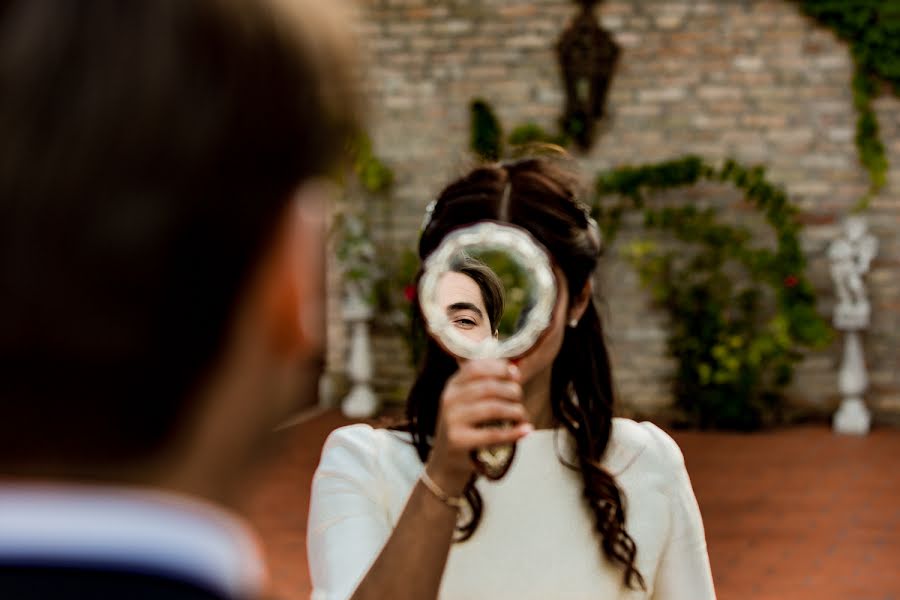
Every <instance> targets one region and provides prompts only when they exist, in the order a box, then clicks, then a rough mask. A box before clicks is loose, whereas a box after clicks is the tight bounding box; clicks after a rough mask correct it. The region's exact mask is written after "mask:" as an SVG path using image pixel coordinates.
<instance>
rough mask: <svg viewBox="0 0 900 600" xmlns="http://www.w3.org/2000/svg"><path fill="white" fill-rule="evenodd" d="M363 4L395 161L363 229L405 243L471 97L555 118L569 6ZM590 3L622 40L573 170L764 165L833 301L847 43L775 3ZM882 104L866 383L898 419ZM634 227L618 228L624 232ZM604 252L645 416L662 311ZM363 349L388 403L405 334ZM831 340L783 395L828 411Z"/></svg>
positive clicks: (605, 275)
mask: <svg viewBox="0 0 900 600" xmlns="http://www.w3.org/2000/svg"><path fill="white" fill-rule="evenodd" d="M360 11H361V16H362V24H361V29H362V34H363V36H364V40H365V41H364V47H365V49H366V50H367V55H368V65H367V67H366V69H365V75H366V78H367V84H366V85H367V95H368V98H369V101H370V108H371V119H372V135H373V139H374V144H375V149H376V153H377V154H378V155H379V156H381V157H382V158H384V159H385V160H386V162H388V163H389V164H390V165H391V166H392V167H393V168H394V170H395V172H396V175H397V185H396V189H395V194H394V199H393V204H392V213H393V214H392V217H391V219H389V220H388V219H386V218H384V217H383V214H384V211H383V210H380V209H373V210H372V211H371V214H372V215H373V222H374V226H375V231H374V235H375V237H376V239H379V240H383V239H384V238H385V236H387V235H389V234H390V235H392V236H393V238H394V244H395V245H398V246H401V247H402V246H409V247H412V246H413V245H414V242H415V239H416V235H417V231H418V227H419V224H420V222H421V217H422V212H423V209H424V207H425V205H426V204H427V203H428V201H429V199H430V198H432V197H433V196H434V195H435V194H436V192H437V191H439V189H440V188H441V186H442V185H443V184H444V183H446V182H447V181H448V180H449V179H451V178H453V177H455V176H456V175H458V174H459V173H461V172H462V171H464V170H465V169H466V168H467V167H468V166H469V165H470V164H471V158H470V155H469V153H468V151H467V144H468V135H469V130H468V104H469V102H470V100H471V99H472V98H473V97H483V98H485V99H487V100H488V101H489V102H490V103H491V104H492V105H493V106H494V107H495V109H496V110H497V112H498V114H499V116H500V118H501V120H502V122H503V123H504V125H505V126H506V128H507V130H509V129H511V128H512V127H513V126H515V125H517V124H521V123H524V122H527V121H533V122H537V123H538V124H540V125H542V126H544V127H545V128H547V129H550V130H555V129H556V119H557V117H558V115H559V113H560V110H561V106H562V102H563V96H562V91H561V87H562V86H561V83H560V79H559V74H558V69H557V64H556V56H555V52H554V50H553V48H554V46H555V43H556V40H557V39H558V37H559V35H560V33H561V32H562V30H563V29H564V27H565V25H566V24H567V22H568V20H569V19H570V18H571V17H572V16H574V14H575V13H576V11H577V6H576V4H575V3H574V2H569V1H563V0H544V1H517V0H457V1H450V2H432V1H426V0H368V1H367V2H363V3H362V7H361V9H360ZM598 15H599V16H600V17H601V20H602V23H603V26H604V27H605V28H606V29H607V30H609V31H611V32H612V34H613V35H614V37H615V39H616V40H617V41H618V43H619V44H620V45H621V47H622V49H623V53H622V56H621V59H620V63H619V68H618V72H617V74H616V76H615V79H614V81H613V83H612V87H611V91H610V95H609V101H608V111H609V114H610V116H609V118H608V120H607V122H606V123H604V125H603V126H602V128H601V131H602V133H601V134H600V136H599V137H598V139H597V143H596V144H595V146H594V148H593V150H592V151H591V152H590V153H589V154H587V155H584V156H580V157H579V162H580V164H581V165H582V166H583V172H584V174H585V176H586V177H592V176H593V174H594V173H596V172H597V171H598V170H599V169H603V168H609V167H613V166H616V165H621V164H627V163H642V162H651V161H658V160H662V159H667V158H672V157H677V156H680V155H683V154H685V153H695V154H699V155H701V156H703V157H705V158H707V159H709V160H712V161H719V160H721V159H722V158H725V157H734V158H736V159H738V160H740V161H742V162H746V163H761V164H764V165H766V166H767V168H768V173H769V176H770V178H771V179H772V180H773V181H775V182H778V183H780V184H782V185H784V186H785V187H786V189H787V190H788V192H789V194H790V196H791V198H792V200H793V201H794V202H795V203H796V204H797V205H798V206H799V207H801V209H802V210H803V216H804V219H805V220H806V221H807V222H808V223H809V226H808V228H807V229H806V232H805V235H804V240H803V241H804V246H805V248H806V250H807V252H808V254H809V258H810V262H811V264H810V273H811V275H812V277H813V281H814V284H815V286H816V287H817V288H818V290H819V293H820V297H821V304H820V308H821V311H822V312H823V314H828V315H830V309H831V306H832V304H833V294H832V285H831V282H830V279H829V277H828V271H827V261H826V258H825V251H826V247H827V243H828V241H829V240H830V239H831V238H832V237H833V236H835V234H836V233H837V231H838V228H839V219H840V218H841V216H842V215H843V214H845V213H846V212H847V210H848V209H849V207H851V206H852V205H853V203H854V201H855V200H856V199H857V198H858V197H859V196H860V195H861V194H862V193H863V191H864V190H865V189H866V186H867V177H866V174H865V172H864V171H863V170H862V168H861V167H860V166H859V164H858V160H857V155H856V149H855V146H854V142H853V137H854V123H855V113H854V110H853V107H852V97H851V92H850V78H851V75H852V64H851V60H850V57H849V53H848V50H847V47H846V46H845V45H844V44H843V43H841V42H840V41H838V40H837V39H836V38H835V37H834V36H833V35H832V34H831V32H830V31H829V30H827V29H824V28H821V27H818V26H817V25H816V24H815V23H814V22H812V21H811V20H809V19H807V18H805V17H803V16H802V15H801V14H800V13H799V12H798V10H797V9H796V8H795V7H794V6H793V5H792V4H791V3H789V2H787V1H778V0H772V1H754V0H718V1H712V0H705V1H704V0H665V1H663V0H617V1H612V0H607V1H606V2H603V3H602V5H601V6H600V7H599V9H598ZM876 108H877V112H878V115H879V118H880V120H881V125H882V137H883V139H884V141H885V144H886V146H887V148H888V154H889V156H888V158H889V160H890V162H891V165H892V169H891V172H890V176H889V184H888V186H887V187H886V188H885V190H884V191H883V192H882V193H881V194H880V195H879V196H878V198H876V199H875V201H874V202H873V204H872V207H871V211H870V215H871V221H872V225H873V230H874V233H875V234H876V235H877V236H878V238H879V240H880V243H881V252H880V254H879V257H878V259H877V261H876V262H875V264H874V265H873V269H872V272H871V274H870V276H869V279H868V280H869V284H870V288H871V289H870V293H871V298H872V303H873V323H872V327H871V330H870V332H869V333H868V334H867V336H866V340H865V345H866V352H867V360H868V364H869V368H870V375H871V381H872V388H871V390H870V392H869V394H868V397H869V399H870V402H871V404H872V405H873V407H874V408H875V409H876V410H877V411H878V413H879V415H880V416H881V418H890V417H891V415H900V372H898V371H900V370H898V368H897V367H898V358H897V357H898V355H900V352H898V351H900V102H898V100H897V99H896V98H894V97H892V96H890V95H886V96H884V97H882V98H881V99H879V100H878V101H877V104H876ZM684 195H685V197H686V198H689V199H690V200H691V201H698V200H701V201H707V202H716V203H719V204H721V205H722V206H728V205H729V204H730V203H733V202H734V201H735V200H736V198H735V197H734V194H733V193H732V192H731V191H730V190H728V189H723V188H721V187H716V186H702V187H700V188H698V189H694V190H690V191H686V192H685V194H684ZM739 216H740V218H743V215H739ZM388 221H390V222H392V230H391V231H392V233H389V229H388V227H387V226H386V223H387V222H388ZM639 234H640V229H639V228H637V227H626V229H625V231H624V233H623V236H622V242H624V241H627V239H628V238H629V236H631V237H633V236H637V235H639ZM618 245H619V246H621V243H620V244H618ZM615 254H616V248H613V249H612V250H611V252H610V253H609V257H608V258H607V260H606V262H605V264H604V265H603V267H602V269H601V273H600V274H599V275H598V283H599V285H598V287H599V289H600V290H601V293H602V297H603V306H604V312H605V315H606V320H607V328H608V329H609V331H610V342H611V350H612V352H613V355H614V362H615V367H614V368H615V377H616V383H617V387H618V389H619V392H620V402H621V403H622V405H623V410H624V411H625V412H636V413H653V412H655V411H657V410H659V409H661V408H662V407H664V406H665V405H666V404H667V403H668V402H669V401H670V398H669V395H668V390H667V385H666V383H665V377H666V375H667V374H668V373H669V370H670V368H671V361H670V360H669V359H668V358H667V357H666V356H665V347H664V346H665V335H666V325H665V317H664V315H663V314H661V313H659V312H656V311H654V310H652V309H651V308H650V306H649V301H648V299H647V296H646V294H645V293H644V292H643V291H642V290H641V289H640V286H639V284H638V281H637V277H636V275H635V274H634V273H633V272H632V271H631V269H630V267H628V266H627V265H625V264H624V263H623V262H622V261H621V260H620V259H618V258H616V256H615ZM334 291H335V290H333V292H334ZM335 293H336V292H335ZM331 325H332V327H331V334H332V337H331V339H332V343H333V349H332V352H331V354H330V359H331V366H332V368H333V369H334V370H336V371H339V370H340V369H341V364H340V361H341V356H342V351H343V343H342V340H341V335H340V333H339V332H340V327H339V311H337V310H336V311H332V318H331ZM375 349H376V352H377V358H378V365H377V368H376V371H377V376H376V384H377V387H378V389H379V391H380V392H381V393H382V394H383V396H384V397H385V398H386V399H387V400H388V401H396V400H397V399H398V398H402V396H403V393H404V390H405V389H406V386H407V384H408V381H409V377H410V376H411V372H410V370H409V369H408V367H406V363H405V361H403V360H400V359H399V357H402V356H403V353H404V351H405V347H404V345H403V343H402V340H401V339H399V338H398V337H397V336H396V335H390V332H382V333H380V334H379V335H378V336H377V337H376V340H375ZM839 354H840V345H839V344H837V343H836V344H834V345H833V347H831V348H829V349H828V350H826V351H824V352H821V353H819V354H816V355H814V356H811V357H810V358H809V360H807V361H806V363H805V364H804V365H803V366H802V368H801V369H800V373H799V375H798V378H797V381H796V384H795V385H794V386H793V387H792V388H791V390H790V397H791V399H792V401H794V402H796V403H798V404H800V405H803V406H807V407H812V408H814V409H817V410H819V411H821V412H828V411H831V410H833V408H834V407H835V405H836V403H837V402H838V395H837V391H836V385H837V383H836V371H837V365H838V359H839Z"/></svg>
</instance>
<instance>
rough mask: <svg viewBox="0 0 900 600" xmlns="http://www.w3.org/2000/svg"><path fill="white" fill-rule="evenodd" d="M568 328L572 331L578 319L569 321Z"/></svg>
mask: <svg viewBox="0 0 900 600" xmlns="http://www.w3.org/2000/svg"><path fill="white" fill-rule="evenodd" d="M569 327H571V328H572V329H575V328H576V327H578V319H572V320H571V321H569Z"/></svg>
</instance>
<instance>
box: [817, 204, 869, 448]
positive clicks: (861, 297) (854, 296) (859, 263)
mask: <svg viewBox="0 0 900 600" xmlns="http://www.w3.org/2000/svg"><path fill="white" fill-rule="evenodd" d="M877 252H878V240H877V239H875V237H874V236H873V235H871V234H870V233H869V232H868V224H867V223H866V220H865V218H864V217H862V216H860V215H854V216H851V217H848V218H847V219H846V220H845V221H844V227H843V236H842V237H840V238H838V239H836V240H835V241H834V242H832V244H831V246H830V247H829V249H828V258H829V261H830V263H831V277H832V279H833V280H834V284H835V291H836V295H837V300H838V302H837V305H836V306H835V308H834V326H835V327H836V328H837V329H839V330H841V331H843V332H844V355H843V357H842V360H841V370H840V372H839V373H838V387H839V388H840V391H841V397H842V398H843V400H842V401H841V406H840V408H839V409H838V411H837V413H835V415H834V421H833V426H834V431H835V432H836V433H845V434H851V435H866V434H867V433H869V427H870V426H871V424H872V416H871V413H870V412H869V409H868V408H866V405H865V403H864V402H863V394H864V393H865V391H866V388H867V387H868V386H869V377H868V375H867V373H866V363H865V360H864V358H863V347H862V342H861V340H860V336H861V335H862V331H864V330H865V329H867V328H868V327H869V319H870V316H871V314H870V313H871V305H870V303H869V299H868V296H867V294H866V286H865V282H864V281H863V275H865V274H866V273H867V272H868V271H869V266H870V265H871V263H872V259H873V258H874V257H875V255H876V253H877Z"/></svg>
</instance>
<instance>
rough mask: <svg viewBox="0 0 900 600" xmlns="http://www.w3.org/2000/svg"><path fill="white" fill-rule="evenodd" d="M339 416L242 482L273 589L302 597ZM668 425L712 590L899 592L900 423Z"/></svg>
mask: <svg viewBox="0 0 900 600" xmlns="http://www.w3.org/2000/svg"><path fill="white" fill-rule="evenodd" d="M347 422H348V421H346V420H344V419H343V418H342V417H341V416H340V415H339V414H337V413H336V412H333V411H332V412H326V413H324V414H322V415H319V416H317V417H315V418H313V419H311V420H309V421H307V422H305V423H304V424H302V425H299V426H296V427H292V428H290V429H287V430H285V431H284V432H282V433H281V434H280V435H281V440H280V442H281V445H282V449H281V453H280V454H279V456H278V458H277V459H276V460H274V461H273V462H272V463H271V464H270V465H269V466H268V467H267V468H266V469H265V471H263V472H262V473H260V476H259V478H258V480H257V481H255V482H253V483H252V484H251V485H252V486H253V493H252V501H251V503H250V506H249V514H250V518H251V521H252V522H253V523H254V525H255V526H256V527H257V529H258V531H259V532H260V535H261V537H262V540H263V544H264V546H265V548H266V553H267V556H268V560H269V564H270V570H271V575H272V592H273V594H274V596H275V597H277V598H281V599H283V600H300V599H303V600H306V599H307V598H308V597H309V592H310V585H309V573H308V570H307V567H306V546H305V535H306V514H307V510H308V491H309V484H310V480H311V478H312V473H313V470H314V469H315V466H316V464H317V462H318V458H319V451H320V448H321V446H322V443H323V442H324V440H325V437H326V436H327V435H328V432H329V431H331V430H332V429H334V428H335V427H338V426H341V425H344V424H346V423H347ZM673 435H674V437H675V439H676V440H677V441H678V443H679V445H680V446H681V448H682V450H683V451H684V454H685V459H686V461H687V465H688V471H689V472H690V474H691V478H692V480H693V483H694V489H695V491H696V493H697V498H698V500H699V502H700V508H701V511H702V512H703V518H704V522H705V524H706V534H707V540H708V542H709V550H710V560H711V562H712V568H713V576H714V578H715V581H716V590H717V592H718V596H719V598H720V600H769V599H772V600H774V599H778V600H782V599H786V600H806V599H815V600H832V599H834V600H900V467H898V464H897V459H898V458H900V430H896V429H877V430H875V431H874V432H873V433H872V435H870V436H869V437H866V438H852V437H838V436H834V435H833V434H832V433H831V432H830V431H829V430H828V428H827V427H826V426H824V425H817V426H803V427H797V428H791V429H783V430H775V431H770V432H764V433H756V434H750V435H743V434H728V433H705V432H675V433H674V434H673Z"/></svg>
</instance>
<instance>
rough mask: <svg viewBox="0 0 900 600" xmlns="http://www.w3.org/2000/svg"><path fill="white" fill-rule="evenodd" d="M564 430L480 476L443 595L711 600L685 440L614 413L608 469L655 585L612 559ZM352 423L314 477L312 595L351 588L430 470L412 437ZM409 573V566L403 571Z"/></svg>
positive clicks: (541, 435) (462, 599) (544, 434)
mask: <svg viewBox="0 0 900 600" xmlns="http://www.w3.org/2000/svg"><path fill="white" fill-rule="evenodd" d="M567 435H568V434H566V433H565V432H554V431H549V430H542V431H536V432H534V433H532V434H530V435H529V436H527V437H526V438H524V439H523V440H521V441H520V442H519V444H518V448H517V453H516V458H515V461H514V463H513V465H512V467H511V468H510V471H509V472H508V473H507V475H506V476H505V477H504V478H503V479H502V480H501V481H499V482H489V481H486V480H480V481H479V482H478V484H477V487H478V489H479V491H480V493H481V496H482V498H483V501H484V511H483V514H482V520H481V523H480V525H479V527H478V530H477V531H476V532H475V535H474V536H473V537H472V538H471V539H470V540H468V541H466V542H462V543H457V544H454V545H453V546H452V547H451V549H450V555H449V557H448V559H447V565H446V568H445V570H444V577H443V579H442V581H441V590H440V595H439V597H440V598H441V599H442V600H477V599H481V598H492V599H496V600H503V599H507V598H508V599H513V598H514V599H516V600H532V599H533V600H538V599H541V600H544V599H546V598H553V599H554V600H588V599H596V598H604V599H619V600H714V599H715V591H714V589H713V584H712V576H711V574H710V567H709V559H708V557H707V553H706V542H705V539H704V532H703V523H702V520H701V517H700V511H699V509H698V507H697V501H696V499H695V497H694V493H693V490H692V488H691V483H690V479H689V478H688V475H687V471H686V469H685V465H684V458H683V456H682V454H681V451H680V450H679V449H678V446H677V444H676V443H675V442H674V440H672V438H670V437H669V436H668V435H667V434H666V433H665V432H663V431H662V430H660V429H659V428H657V427H656V426H654V425H652V424H650V423H640V424H639V423H635V422H633V421H629V420H626V419H614V421H613V432H612V436H611V438H610V446H609V448H608V450H607V453H606V455H605V456H604V459H603V463H604V467H605V468H606V469H607V471H608V472H609V473H611V474H612V475H613V476H614V477H615V479H616V482H617V484H618V485H619V488H620V489H621V490H622V493H623V495H624V497H625V500H626V530H627V531H628V532H629V534H630V535H631V537H632V539H634V541H635V543H636V545H637V549H638V552H637V558H636V563H635V566H636V567H637V568H638V570H639V571H640V572H641V574H642V575H643V577H644V579H645V581H646V583H647V591H641V590H631V589H628V588H626V587H625V586H624V585H623V582H622V580H623V572H622V569H621V567H620V566H618V565H615V564H612V563H611V562H610V561H609V560H607V559H606V558H605V556H604V555H603V553H602V551H601V549H600V543H599V540H598V538H597V535H596V533H595V532H594V522H593V521H594V515H593V513H592V512H591V511H590V510H589V509H588V508H587V506H586V505H585V502H584V499H583V489H582V488H583V482H582V480H581V476H580V474H578V473H577V472H575V471H572V470H571V469H569V468H567V467H565V466H563V465H562V464H561V463H560V460H559V457H558V454H557V452H558V451H565V447H566V446H567V444H566V443H564V442H565V440H566V436H567ZM404 436H405V434H400V433H397V432H391V431H386V430H375V429H372V428H371V427H369V426H366V425H353V426H350V427H345V428H342V429H339V430H337V431H335V432H334V433H332V435H331V436H330V437H329V438H328V441H327V442H326V444H325V448H324V450H323V452H322V459H321V463H320V465H319V468H318V470H317V471H316V475H315V477H314V480H313V490H312V498H311V502H310V515H309V529H308V540H307V541H308V549H309V566H310V573H311V575H312V582H313V587H314V592H313V600H344V599H346V598H348V597H350V596H351V595H352V594H353V591H354V590H355V588H356V586H357V585H358V583H359V581H360V580H361V579H362V578H363V576H364V575H365V573H366V572H367V571H368V569H369V568H370V566H371V565H372V563H374V561H375V559H376V558H377V556H378V554H379V552H380V551H381V549H382V548H383V547H384V544H385V543H386V542H387V539H388V538H389V536H390V533H391V531H392V528H393V527H394V525H395V524H396V522H397V520H398V519H399V517H400V515H401V514H402V512H403V509H404V507H405V504H406V502H407V500H408V498H409V494H410V493H411V491H412V489H413V487H414V485H415V482H416V480H417V479H418V476H419V474H420V473H421V470H422V468H423V466H422V463H421V461H420V460H419V458H418V456H417V454H416V452H415V449H414V448H413V447H412V445H411V444H410V442H409V437H408V435H407V436H406V437H404ZM397 576H398V577H403V573H398V574H397Z"/></svg>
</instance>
